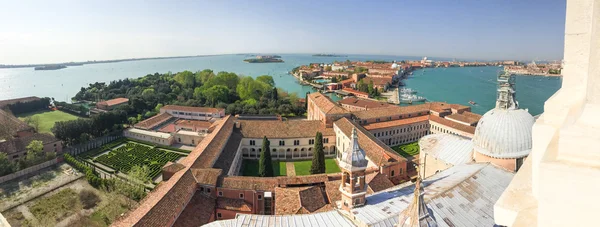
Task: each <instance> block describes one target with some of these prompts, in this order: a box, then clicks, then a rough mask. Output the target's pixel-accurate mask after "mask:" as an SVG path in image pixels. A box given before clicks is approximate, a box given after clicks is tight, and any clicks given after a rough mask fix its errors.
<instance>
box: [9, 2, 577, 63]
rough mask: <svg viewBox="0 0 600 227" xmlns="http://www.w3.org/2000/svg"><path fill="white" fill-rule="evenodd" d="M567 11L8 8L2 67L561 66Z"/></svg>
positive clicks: (326, 6)
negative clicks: (336, 58)
mask: <svg viewBox="0 0 600 227" xmlns="http://www.w3.org/2000/svg"><path fill="white" fill-rule="evenodd" d="M565 7H566V3H565V2H564V1H559V0H551V1H525V2H521V1H516V0H511V1H501V2H500V1H499V2H487V1H484V2H479V1H462V2H459V3H452V2H447V1H438V0H433V1H428V2H387V1H372V2H347V1H325V2H322V1H301V2H287V1H284V2H278V1H266V2H264V3H263V2H261V3H257V2H244V1H229V2H210V1H207V2H199V1H198V2H196V1H192V2H143V1H126V2H120V1H89V2H88V1H86V2H78V1H56V2H45V1H31V2H5V3H4V4H3V7H2V8H0V27H2V28H3V29H2V30H1V31H0V50H1V53H2V54H0V64H6V65H15V64H48V63H62V62H79V61H91V60H114V59H129V58H148V57H171V56H195V55H216V54H239V53H278V54H315V53H335V54H345V55H391V56H427V57H430V58H457V59H473V60H505V59H514V60H521V61H530V60H561V59H562V58H563V56H562V53H563V45H564V44H563V43H564V21H565V18H564V15H565ZM23 15H26V16H23Z"/></svg>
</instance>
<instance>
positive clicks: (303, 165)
mask: <svg viewBox="0 0 600 227" xmlns="http://www.w3.org/2000/svg"><path fill="white" fill-rule="evenodd" d="M311 165H312V160H306V161H297V162H294V169H295V170H296V176H304V175H310V166H311ZM339 172H340V168H339V167H338V165H337V163H336V162H335V159H333V158H326V159H325V173H339Z"/></svg>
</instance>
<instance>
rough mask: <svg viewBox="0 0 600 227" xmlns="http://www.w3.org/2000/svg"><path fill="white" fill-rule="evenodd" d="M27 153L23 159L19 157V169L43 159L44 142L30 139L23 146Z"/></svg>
mask: <svg viewBox="0 0 600 227" xmlns="http://www.w3.org/2000/svg"><path fill="white" fill-rule="evenodd" d="M25 150H26V151H27V154H26V155H25V158H24V159H21V169H24V168H27V167H29V166H32V165H35V164H38V163H40V162H43V161H44V159H45V157H46V156H45V154H44V152H43V150H44V144H43V143H42V141H39V140H32V141H31V142H30V143H29V145H27V147H25Z"/></svg>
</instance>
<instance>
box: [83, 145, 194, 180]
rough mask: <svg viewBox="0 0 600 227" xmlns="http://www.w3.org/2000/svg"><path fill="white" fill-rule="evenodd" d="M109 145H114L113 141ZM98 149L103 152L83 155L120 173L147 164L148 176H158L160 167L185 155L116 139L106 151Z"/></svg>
mask: <svg viewBox="0 0 600 227" xmlns="http://www.w3.org/2000/svg"><path fill="white" fill-rule="evenodd" d="M111 145H112V146H115V143H112V144H111ZM109 146H110V145H109ZM98 151H100V152H104V153H103V154H100V155H98V156H96V157H89V156H90V154H87V155H88V156H85V157H88V158H90V159H91V160H92V161H93V162H94V163H100V164H102V165H104V166H107V167H109V168H112V169H113V170H115V171H118V172H122V173H127V172H129V170H130V169H131V168H132V167H133V166H148V168H149V170H150V172H149V176H148V177H150V178H155V177H156V176H158V175H159V174H160V172H161V168H162V167H163V166H164V165H165V164H166V163H167V162H175V161H177V160H178V159H179V158H181V157H183V156H186V154H184V153H182V152H180V151H175V150H168V149H166V148H162V147H160V148H159V147H156V146H150V145H146V144H140V143H138V142H133V141H130V140H121V141H118V143H117V145H116V146H115V147H114V148H109V149H108V152H106V150H103V149H99V150H98ZM98 151H96V152H98ZM188 152H189V151H188ZM92 155H93V154H92Z"/></svg>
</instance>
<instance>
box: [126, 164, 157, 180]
mask: <svg viewBox="0 0 600 227" xmlns="http://www.w3.org/2000/svg"><path fill="white" fill-rule="evenodd" d="M127 176H128V177H130V178H132V179H135V180H138V181H140V182H142V183H148V182H150V180H151V179H150V168H149V167H148V166H146V165H142V166H139V165H135V166H132V167H131V169H129V172H128V173H127Z"/></svg>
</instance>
